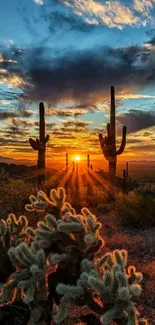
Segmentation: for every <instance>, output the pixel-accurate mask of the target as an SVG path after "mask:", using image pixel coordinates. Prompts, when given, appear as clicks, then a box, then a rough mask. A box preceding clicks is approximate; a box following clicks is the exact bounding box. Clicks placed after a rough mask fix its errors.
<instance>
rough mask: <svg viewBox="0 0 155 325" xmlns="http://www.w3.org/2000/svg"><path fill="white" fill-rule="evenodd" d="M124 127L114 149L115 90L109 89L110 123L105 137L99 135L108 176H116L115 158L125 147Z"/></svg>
mask: <svg viewBox="0 0 155 325" xmlns="http://www.w3.org/2000/svg"><path fill="white" fill-rule="evenodd" d="M126 131H127V129H126V126H124V127H123V132H122V143H121V146H120V148H119V149H118V150H117V149H116V116H115V88H114V87H113V86H112V87H111V108H110V123H108V124H107V136H105V137H103V135H102V134H101V133H100V134H99V141H100V146H101V149H102V152H103V154H104V157H105V159H106V160H108V161H109V174H110V175H116V164H117V156H118V155H121V154H122V153H123V151H124V149H125V145H126Z"/></svg>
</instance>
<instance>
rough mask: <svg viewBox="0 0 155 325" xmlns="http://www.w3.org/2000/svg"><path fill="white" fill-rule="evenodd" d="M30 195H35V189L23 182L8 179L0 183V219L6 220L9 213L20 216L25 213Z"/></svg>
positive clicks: (33, 186)
mask: <svg viewBox="0 0 155 325" xmlns="http://www.w3.org/2000/svg"><path fill="white" fill-rule="evenodd" d="M31 193H34V194H36V193H37V187H36V186H35V185H32V184H31V183H25V182H24V181H23V180H14V179H12V178H8V179H7V181H5V182H0V218H4V219H5V218H7V216H8V214H9V213H12V212H13V213H15V214H16V215H18V216H20V215H21V214H24V213H25V204H26V203H27V202H28V201H29V196H30V194H31Z"/></svg>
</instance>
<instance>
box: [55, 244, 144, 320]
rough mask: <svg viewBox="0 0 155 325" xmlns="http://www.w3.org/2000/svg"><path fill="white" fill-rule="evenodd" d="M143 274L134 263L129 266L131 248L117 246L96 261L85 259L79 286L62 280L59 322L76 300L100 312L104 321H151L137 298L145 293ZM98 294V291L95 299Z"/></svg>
mask: <svg viewBox="0 0 155 325" xmlns="http://www.w3.org/2000/svg"><path fill="white" fill-rule="evenodd" d="M142 279H143V277H142V274H141V273H139V272H136V268H135V267H134V266H129V267H127V252H126V251H125V250H120V251H119V250H115V251H114V252H113V253H108V254H106V255H104V256H103V257H102V258H101V259H100V260H96V265H95V264H94V263H92V262H91V261H89V260H87V259H85V260H83V261H82V263H81V275H80V278H79V280H78V281H77V284H76V285H75V286H66V285H64V284H59V285H58V286H57V292H58V293H59V294H61V295H62V298H61V301H60V305H59V309H58V312H57V314H56V316H55V322H56V324H60V323H61V322H62V321H63V320H64V319H65V318H66V316H67V312H68V307H69V306H70V305H72V304H77V305H85V304H87V305H88V306H89V307H90V308H91V309H93V310H94V311H95V312H97V313H98V314H99V318H100V321H101V324H104V325H110V324H112V323H113V322H115V323H116V324H122V323H123V324H127V325H142V324H143V325H147V324H148V322H147V320H145V319H144V318H140V315H139V312H138V311H137V309H136V307H135V304H134V302H135V300H136V298H137V297H139V296H140V294H141V290H142V289H141V286H140V283H141V281H142ZM94 294H96V295H98V299H97V300H95V298H94Z"/></svg>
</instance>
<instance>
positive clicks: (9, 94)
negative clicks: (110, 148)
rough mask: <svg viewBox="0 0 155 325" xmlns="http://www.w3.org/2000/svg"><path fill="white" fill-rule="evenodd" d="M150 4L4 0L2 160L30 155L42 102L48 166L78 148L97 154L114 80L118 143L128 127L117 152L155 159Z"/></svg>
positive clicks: (0, 15)
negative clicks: (47, 136) (124, 141)
mask: <svg viewBox="0 0 155 325" xmlns="http://www.w3.org/2000/svg"><path fill="white" fill-rule="evenodd" d="M112 4H113V5H112ZM154 12H155V7H154V1H139V0H133V1H121V2H119V1H93V0H87V1H86V0H77V1H61V0H60V1H56V0H45V1H44V0H43V1H39V0H38V1H37V0H36V1H33V0H28V1H26V0H24V1H22V3H21V2H19V1H17V0H12V1H9V0H6V1H4V2H3V3H2V4H1V11H0V29H1V34H0V150H1V152H0V160H1V161H2V162H7V163H11V162H15V163H17V164H18V163H25V164H28V165H34V164H35V163H36V156H35V153H34V152H32V151H31V148H30V147H29V144H28V138H29V137H35V136H38V105H39V102H40V101H43V102H44V105H45V108H46V129H47V132H48V133H50V135H51V137H50V141H49V142H48V146H47V164H51V162H52V161H54V162H56V161H57V160H59V161H63V159H64V157H65V153H66V152H68V153H69V154H71V155H74V154H75V152H76V151H77V150H78V148H79V146H80V151H81V152H80V154H82V155H87V154H88V153H90V154H92V155H93V159H95V160H98V161H100V162H101V161H102V160H103V157H102V153H101V150H100V147H99V144H98V133H99V132H101V131H103V132H105V129H106V124H107V123H108V119H109V116H108V115H109V113H108V112H109V104H110V87H111V85H114V86H115V89H116V101H117V121H116V122H117V135H118V138H117V141H118V145H119V139H120V129H121V127H122V125H126V126H127V130H128V139H127V145H126V150H125V152H124V153H123V155H122V156H121V157H119V160H121V161H126V160H129V161H132V160H150V161H154V160H155V154H154V152H155V150H154V149H155V139H154V131H155V108H154V101H155V86H154V73H153V69H154V50H155V47H154V44H155V41H154V38H155V36H154V35H155V30H154V24H155V23H154V18H153V17H154ZM5 13H7V14H5ZM4 19H5V23H4ZM4 24H5V26H6V27H5V28H4ZM23 35H24V37H23Z"/></svg>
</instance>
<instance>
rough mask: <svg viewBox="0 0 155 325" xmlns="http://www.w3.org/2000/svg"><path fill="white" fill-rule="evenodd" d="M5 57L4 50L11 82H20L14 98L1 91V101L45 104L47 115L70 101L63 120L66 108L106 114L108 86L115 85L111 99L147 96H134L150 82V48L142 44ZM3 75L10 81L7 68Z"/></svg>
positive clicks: (153, 58) (35, 50)
mask: <svg viewBox="0 0 155 325" xmlns="http://www.w3.org/2000/svg"><path fill="white" fill-rule="evenodd" d="M7 51H10V48H9V49H7ZM15 52H16V51H15ZM9 53H10V56H9ZM11 53H12V52H11V51H10V52H7V56H6V57H7V58H8V57H10V59H11V60H12V59H14V60H15V59H17V61H18V64H17V65H16V72H14V73H15V74H17V80H24V82H23V83H21V84H20V85H19V87H20V90H21V92H20V93H19V94H16V95H15V94H14V93H9V92H7V94H6V93H5V92H4V93H3V98H2V97H1V96H0V99H3V100H4V99H7V98H10V100H11V97H12V98H14V99H16V100H17V99H19V98H21V99H22V100H23V101H26V100H28V99H29V101H31V102H38V101H40V100H42V101H46V102H48V105H49V111H48V114H50V113H49V112H50V107H52V106H53V105H55V104H58V103H61V102H63V104H64V103H65V102H68V101H73V102H74V106H72V107H68V108H67V109H66V116H72V115H70V114H71V109H72V108H73V109H77V110H85V109H86V110H88V111H91V112H94V111H100V110H106V109H107V103H108V100H109V95H110V93H109V90H110V86H111V85H112V84H114V86H115V87H116V95H117V100H119V99H126V98H134V99H135V98H153V96H149V95H143V94H141V93H140V94H139V93H138V92H139V91H142V90H143V89H145V88H146V87H150V86H153V85H154V82H155V73H154V64H155V56H154V50H153V49H152V48H148V47H147V46H126V47H120V48H119V47H117V48H110V47H105V46H104V47H100V48H96V49H92V50H87V51H73V50H70V51H69V52H67V51H65V52H64V53H61V55H58V56H53V51H52V49H51V48H44V47H36V48H31V49H25V50H24V51H23V52H22V54H21V55H20V56H18V52H17V55H14V57H12V54H11ZM49 58H50V59H49ZM7 76H8V77H7V78H8V80H9V78H10V80H11V78H12V65H11V64H10V65H9V66H8V68H7ZM15 79H16V78H15ZM17 83H18V82H17ZM13 96H14V97H13ZM101 103H102V105H101ZM118 104H119V102H118ZM61 112H62V113H61ZM52 114H55V115H56V114H57V115H56V116H65V109H58V108H57V109H55V108H52V110H51V115H52ZM73 115H75V114H74V113H73ZM78 115H81V112H80V111H77V116H78Z"/></svg>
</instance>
